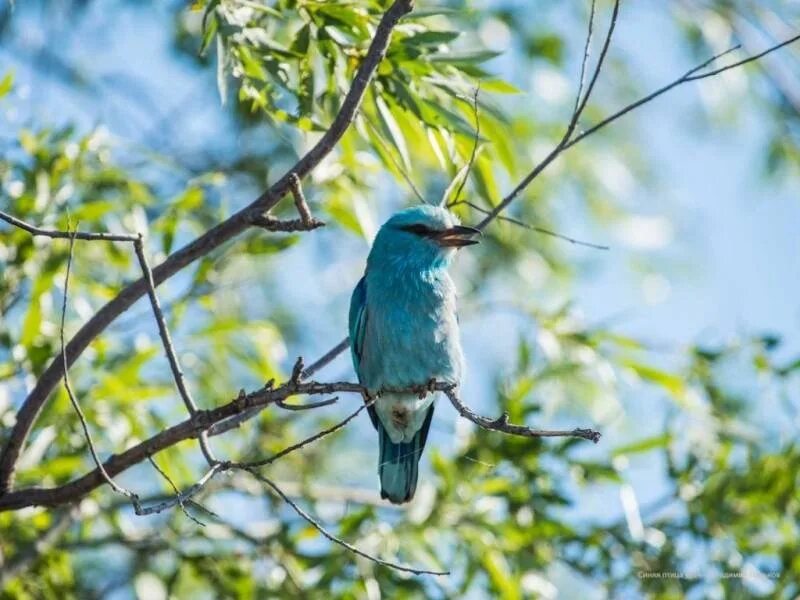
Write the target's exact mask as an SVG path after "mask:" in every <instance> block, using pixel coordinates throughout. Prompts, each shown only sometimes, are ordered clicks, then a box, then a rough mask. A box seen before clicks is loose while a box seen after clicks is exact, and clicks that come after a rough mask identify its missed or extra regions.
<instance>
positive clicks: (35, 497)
mask: <svg viewBox="0 0 800 600" xmlns="http://www.w3.org/2000/svg"><path fill="white" fill-rule="evenodd" d="M337 392H342V393H352V394H358V395H359V396H361V397H365V396H366V397H369V398H373V397H374V396H375V394H374V392H375V391H374V390H372V391H370V390H367V389H366V388H364V387H363V386H361V385H359V384H357V383H350V382H346V381H339V382H332V383H320V382H316V381H302V380H300V379H299V378H298V379H296V380H291V379H290V380H289V381H287V382H286V383H284V384H283V385H281V386H279V387H276V388H273V387H272V386H271V385H269V386H265V387H264V388H262V389H260V390H256V391H254V392H251V393H249V394H239V395H238V396H237V397H236V398H234V399H233V400H231V401H229V402H228V403H227V404H223V405H222V406H218V407H216V408H213V409H210V410H202V409H200V410H198V411H197V413H196V414H195V416H194V417H193V418H190V419H187V420H185V421H182V422H181V423H178V424H177V425H173V426H172V427H169V428H168V429H165V430H163V431H160V432H159V433H157V434H155V435H153V436H152V437H151V438H149V439H147V440H145V441H143V442H140V443H139V444H137V445H135V446H132V447H131V448H128V449H127V450H125V451H124V452H122V453H121V454H115V455H113V456H111V457H110V458H109V459H108V460H107V461H106V462H105V463H103V465H102V467H103V471H104V472H105V473H106V475H108V476H109V477H114V476H115V475H117V474H119V473H121V472H122V471H125V470H126V469H128V468H130V467H131V466H133V465H135V464H138V463H139V462H141V461H143V460H145V459H146V458H147V457H148V456H152V455H155V454H156V453H158V452H160V451H161V450H164V449H165V448H169V447H171V446H174V445H175V444H178V443H179V442H181V441H183V440H187V439H190V438H193V437H197V435H198V434H199V433H201V432H204V431H208V430H209V429H211V428H212V427H213V425H214V424H216V423H219V422H221V421H224V420H225V419H228V418H229V417H232V416H235V415H238V414H241V413H244V412H246V411H248V410H251V409H255V408H261V407H264V406H268V405H274V404H278V402H280V401H283V400H286V399H287V398H289V397H291V396H298V395H309V396H314V395H329V394H333V393H337ZM429 392H445V393H446V394H448V397H449V398H450V401H451V402H453V398H456V396H455V391H454V390H453V385H452V384H451V383H443V382H432V383H430V384H425V385H417V386H410V387H407V388H402V389H396V388H386V389H384V390H381V391H380V393H408V394H425V393H429ZM454 406H455V407H456V408H457V409H458V410H459V413H461V414H462V416H464V417H465V418H467V419H469V420H471V421H473V422H474V423H477V424H478V425H481V426H482V427H485V428H486V429H492V430H494V431H499V432H502V433H509V434H512V435H522V436H525V437H554V436H577V437H582V438H584V439H590V440H593V441H596V439H597V438H598V437H599V434H598V433H597V432H594V431H592V430H583V429H575V430H570V431H542V430H536V429H530V428H527V427H523V426H520V425H512V424H509V423H507V422H505V423H504V422H503V420H502V419H499V420H492V419H489V418H487V417H481V416H480V415H476V414H475V413H474V412H472V411H470V410H469V409H467V408H466V407H464V406H463V404H461V403H460V402H454ZM462 411H463V412H462ZM352 418H354V417H351V419H352ZM348 422H349V421H348ZM331 429H332V430H333V431H336V430H337V429H336V428H335V427H334V428H331ZM333 431H330V432H327V433H326V432H323V435H328V433H332V432H333ZM317 436H319V437H322V436H321V435H320V434H317ZM315 439H318V437H317V438H315ZM232 465H235V463H233V462H227V463H224V462H220V463H217V464H215V465H214V467H212V468H211V469H210V470H209V471H208V472H207V473H206V475H205V476H204V477H203V479H202V480H201V482H199V483H198V484H195V486H193V487H192V488H190V489H189V490H187V491H186V492H184V494H183V495H182V499H183V500H184V501H185V500H186V499H187V498H191V496H193V495H194V494H195V493H197V492H198V491H199V490H200V488H202V486H203V485H205V483H206V482H207V481H209V480H210V479H211V478H212V477H213V476H214V475H215V474H216V473H217V472H219V471H220V470H224V469H226V468H228V467H231V466H232ZM103 483H107V480H106V479H105V477H104V476H103V474H102V473H101V472H100V470H99V468H98V469H94V470H93V471H91V472H89V473H87V474H86V475H84V476H82V477H80V478H78V479H75V480H73V481H70V482H69V483H66V484H64V485H61V486H58V487H54V488H35V487H32V488H24V489H20V490H14V491H10V492H8V493H6V494H5V495H3V496H0V512H3V511H7V510H18V509H20V508H25V507H26V506H56V505H59V504H66V503H69V502H75V501H76V500H78V499H80V498H82V497H83V496H85V495H86V494H88V493H89V492H91V491H92V490H94V489H96V488H98V487H100V486H101V485H103ZM177 503H178V502H177V500H176V499H172V500H169V501H165V502H163V503H162V504H160V505H158V506H157V507H152V508H149V509H141V512H139V511H137V514H151V513H152V512H160V511H161V510H164V509H165V508H169V507H171V506H175V505H176V504H177Z"/></svg>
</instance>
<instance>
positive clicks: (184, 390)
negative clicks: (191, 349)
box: [133, 234, 217, 466]
mask: <svg viewBox="0 0 800 600" xmlns="http://www.w3.org/2000/svg"><path fill="white" fill-rule="evenodd" d="M133 247H134V249H135V250H136V257H137V258H138V259H139V266H140V267H141V269H142V275H143V276H144V279H145V282H146V283H147V295H148V297H149V298H150V306H151V307H152V308H153V315H154V316H155V318H156V323H157V325H158V334H159V336H160V337H161V344H162V345H163V346H164V352H165V353H166V355H167V360H168V361H169V368H170V370H171V371H172V377H173V379H174V380H175V386H176V387H177V388H178V393H179V394H180V396H181V399H182V400H183V403H184V405H185V406H186V410H187V411H189V416H192V417H193V416H194V415H195V414H196V413H197V404H196V403H195V401H194V398H192V394H191V392H190V391H189V387H188V386H187V385H186V379H185V377H184V375H183V371H182V370H181V365H180V362H178V355H177V354H176V353H175V348H174V347H173V345H172V339H171V337H170V335H169V329H168V328H167V322H166V320H165V319H164V313H163V312H162V311H161V305H160V304H159V301H158V294H156V286H155V282H154V281H153V272H152V271H151V270H150V265H149V264H148V262H147V256H146V255H145V252H144V244H143V242H142V236H141V234H140V235H139V237H138V238H137V239H136V241H135V242H134V243H133ZM198 439H199V441H200V449H201V451H202V452H203V456H205V458H206V461H207V462H208V464H209V465H212V466H213V465H214V464H215V463H216V462H217V459H216V458H214V454H213V452H212V451H211V448H210V447H209V445H208V438H207V437H206V434H205V432H202V433H200V435H199V436H198Z"/></svg>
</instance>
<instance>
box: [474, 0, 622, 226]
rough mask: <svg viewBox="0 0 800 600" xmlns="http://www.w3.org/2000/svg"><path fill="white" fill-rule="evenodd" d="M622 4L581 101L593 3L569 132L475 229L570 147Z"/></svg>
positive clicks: (613, 15)
mask: <svg viewBox="0 0 800 600" xmlns="http://www.w3.org/2000/svg"><path fill="white" fill-rule="evenodd" d="M619 3H620V0H614V9H613V11H612V12H611V21H610V23H609V25H608V31H607V33H606V37H605V40H604V41H603V49H602V50H601V51H600V56H599V58H598V59H597V65H595V68H594V72H593V74H592V78H591V80H590V81H589V86H588V87H587V88H586V94H585V95H584V96H583V99H581V91H582V89H583V80H584V76H585V73H586V62H587V60H588V56H589V43H590V42H591V37H592V31H593V28H594V2H593V4H592V11H591V14H590V16H589V30H588V33H587V34H586V44H585V46H584V51H583V60H582V61H581V74H580V82H579V84H578V93H577V95H576V101H575V108H574V110H573V111H572V117H571V118H570V120H569V123H568V124H567V129H566V131H565V132H564V135H563V136H562V138H561V140H560V141H559V142H558V144H556V147H555V148H553V149H552V150H551V151H550V153H549V154H548V155H547V156H546V157H545V158H544V159H543V160H542V162H540V163H539V164H538V165H536V167H535V168H534V169H533V170H532V171H531V172H530V173H528V174H527V175H526V176H525V177H524V178H523V179H522V181H521V182H520V183H519V184H518V185H517V187H515V188H514V189H513V190H512V191H511V193H510V194H508V195H507V196H506V197H505V198H503V199H502V200H501V201H500V203H499V204H498V205H497V206H495V207H494V208H493V209H492V211H491V213H490V214H488V215H487V216H486V217H484V218H483V220H482V221H481V222H480V223H478V225H476V227H477V228H478V229H480V230H483V229H485V228H486V226H487V225H488V224H489V223H491V222H492V221H493V220H494V219H495V217H497V215H499V214H500V213H501V212H503V211H504V210H505V209H506V207H507V206H508V205H509V204H511V203H512V202H513V201H514V199H515V198H516V197H517V196H518V195H519V194H521V193H522V191H523V190H524V189H525V188H526V187H528V186H529V185H530V183H531V181H533V180H534V179H536V177H538V176H539V173H541V172H542V171H544V169H545V168H546V167H547V165H549V164H550V163H551V162H553V161H554V160H555V159H556V158H557V157H558V156H559V155H560V154H561V152H562V151H563V150H564V149H565V148H567V147H568V143H569V139H570V137H572V133H573V132H574V131H575V127H576V126H577V124H578V121H579V120H580V117H581V114H582V113H583V109H584V108H586V104H587V103H588V102H589V97H590V96H591V95H592V91H593V90H594V85H595V83H597V80H598V78H599V77H600V70H601V69H602V68H603V62H604V61H605V58H606V54H607V53H608V49H609V47H610V46H611V38H612V37H613V35H614V29H615V27H616V25H617V17H618V16H619Z"/></svg>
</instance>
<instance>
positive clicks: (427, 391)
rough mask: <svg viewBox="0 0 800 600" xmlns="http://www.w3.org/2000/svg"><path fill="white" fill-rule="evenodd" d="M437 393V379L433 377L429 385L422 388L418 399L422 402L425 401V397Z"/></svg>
mask: <svg viewBox="0 0 800 600" xmlns="http://www.w3.org/2000/svg"><path fill="white" fill-rule="evenodd" d="M435 391H436V379H435V378H434V377H431V378H430V379H429V380H428V383H426V384H425V385H424V386H423V387H422V389H420V391H419V395H418V398H419V399H420V400H423V399H424V398H425V396H427V395H428V394H432V393H433V392H435Z"/></svg>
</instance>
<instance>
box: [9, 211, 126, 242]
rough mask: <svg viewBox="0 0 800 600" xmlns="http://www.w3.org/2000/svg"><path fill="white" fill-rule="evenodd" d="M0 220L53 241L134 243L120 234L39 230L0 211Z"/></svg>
mask: <svg viewBox="0 0 800 600" xmlns="http://www.w3.org/2000/svg"><path fill="white" fill-rule="evenodd" d="M0 219H2V220H3V221H5V222H6V223H9V224H11V225H13V226H14V227H19V228H20V229H22V230H24V231H27V232H28V233H30V234H31V235H32V236H34V237H37V236H41V237H49V238H53V239H72V238H74V239H76V240H90V241H104V242H135V241H136V239H137V238H136V236H135V235H126V234H122V233H87V232H83V231H55V230H52V229H41V228H39V227H35V226H33V225H30V224H29V223H26V222H25V221H23V220H21V219H17V218H16V217H12V216H11V215H9V214H8V213H5V212H3V211H0Z"/></svg>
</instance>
